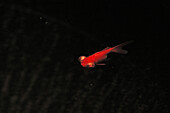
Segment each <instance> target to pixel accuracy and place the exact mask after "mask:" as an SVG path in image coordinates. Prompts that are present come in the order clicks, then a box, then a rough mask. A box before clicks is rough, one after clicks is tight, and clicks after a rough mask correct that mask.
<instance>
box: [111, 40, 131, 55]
mask: <svg viewBox="0 0 170 113" xmlns="http://www.w3.org/2000/svg"><path fill="white" fill-rule="evenodd" d="M132 42H133V41H127V42H124V43H121V44H119V45H117V46H115V47H113V49H112V52H115V53H120V54H127V53H128V51H127V50H124V49H122V47H123V46H125V45H127V44H129V43H132Z"/></svg>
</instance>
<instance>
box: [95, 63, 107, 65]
mask: <svg viewBox="0 0 170 113" xmlns="http://www.w3.org/2000/svg"><path fill="white" fill-rule="evenodd" d="M96 65H106V64H104V63H102V64H101V63H100V64H96Z"/></svg>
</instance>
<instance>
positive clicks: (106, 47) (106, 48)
mask: <svg viewBox="0 0 170 113" xmlns="http://www.w3.org/2000/svg"><path fill="white" fill-rule="evenodd" d="M107 49H110V47H106V48H104V49H103V50H102V51H104V50H107Z"/></svg>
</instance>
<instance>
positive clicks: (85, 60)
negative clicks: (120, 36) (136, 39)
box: [79, 41, 132, 67]
mask: <svg viewBox="0 0 170 113" xmlns="http://www.w3.org/2000/svg"><path fill="white" fill-rule="evenodd" d="M131 42H132V41H128V42H124V43H122V44H119V45H117V46H114V47H106V48H105V49H103V50H101V51H99V52H96V53H94V54H92V55H90V56H88V57H86V56H80V57H79V61H80V63H81V65H82V66H83V67H95V65H105V64H101V63H100V62H101V61H103V60H105V59H107V54H108V53H111V52H115V53H121V54H127V53H128V51H127V50H123V49H122V47H123V46H125V45H127V44H129V43H131Z"/></svg>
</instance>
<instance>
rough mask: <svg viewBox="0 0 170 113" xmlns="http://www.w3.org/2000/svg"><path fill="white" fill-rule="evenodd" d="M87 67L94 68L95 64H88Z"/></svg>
mask: <svg viewBox="0 0 170 113" xmlns="http://www.w3.org/2000/svg"><path fill="white" fill-rule="evenodd" d="M87 67H95V64H94V63H88V64H87Z"/></svg>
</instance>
